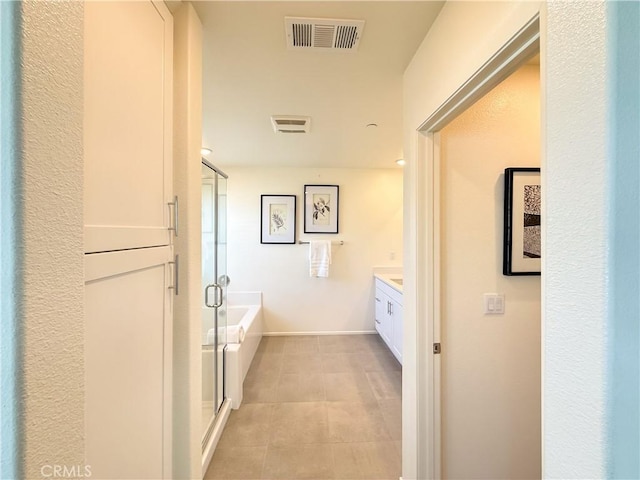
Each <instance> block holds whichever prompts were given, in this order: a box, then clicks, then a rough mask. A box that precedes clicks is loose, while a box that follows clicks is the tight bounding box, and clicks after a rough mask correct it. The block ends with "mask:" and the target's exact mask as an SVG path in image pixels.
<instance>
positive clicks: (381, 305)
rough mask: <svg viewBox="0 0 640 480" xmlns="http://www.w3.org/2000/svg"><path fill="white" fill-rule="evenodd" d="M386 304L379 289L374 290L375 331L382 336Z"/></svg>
mask: <svg viewBox="0 0 640 480" xmlns="http://www.w3.org/2000/svg"><path fill="white" fill-rule="evenodd" d="M386 305H387V302H386V300H385V295H384V293H382V290H381V289H380V288H376V305H375V315H376V318H375V321H376V331H377V332H378V333H379V334H380V335H382V322H384V321H385V317H386V315H387V312H386V310H385V307H386Z"/></svg>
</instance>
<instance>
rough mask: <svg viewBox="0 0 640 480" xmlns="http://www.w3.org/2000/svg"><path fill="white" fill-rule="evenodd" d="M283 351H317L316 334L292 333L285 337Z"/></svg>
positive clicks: (318, 350)
mask: <svg viewBox="0 0 640 480" xmlns="http://www.w3.org/2000/svg"><path fill="white" fill-rule="evenodd" d="M285 338H286V340H285V343H284V349H283V352H284V353H319V352H320V349H319V347H318V336H317V335H293V336H291V337H285Z"/></svg>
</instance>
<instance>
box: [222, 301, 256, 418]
mask: <svg viewBox="0 0 640 480" xmlns="http://www.w3.org/2000/svg"><path fill="white" fill-rule="evenodd" d="M227 324H228V325H242V327H243V328H244V332H245V337H244V340H243V341H242V343H229V344H228V345H227V349H226V354H225V364H226V379H225V380H226V389H227V390H226V396H227V398H229V399H230V400H231V408H233V409H238V408H240V404H241V403H242V384H243V382H244V378H245V377H246V376H247V372H248V371H249V367H250V366H251V362H252V361H253V356H254V355H255V353H256V350H257V349H258V344H259V343H260V340H261V339H262V331H263V326H262V306H261V305H237V306H230V307H229V308H228V309H227Z"/></svg>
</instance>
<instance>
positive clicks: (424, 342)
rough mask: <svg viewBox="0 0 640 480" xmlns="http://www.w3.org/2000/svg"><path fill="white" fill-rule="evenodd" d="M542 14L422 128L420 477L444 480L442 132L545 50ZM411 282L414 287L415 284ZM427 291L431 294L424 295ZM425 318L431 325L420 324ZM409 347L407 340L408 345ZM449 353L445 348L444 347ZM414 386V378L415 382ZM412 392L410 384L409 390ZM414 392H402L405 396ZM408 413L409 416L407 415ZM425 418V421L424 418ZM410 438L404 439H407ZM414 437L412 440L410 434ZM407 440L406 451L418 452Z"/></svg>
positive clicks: (407, 423) (418, 369) (419, 211)
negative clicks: (438, 347)
mask: <svg viewBox="0 0 640 480" xmlns="http://www.w3.org/2000/svg"><path fill="white" fill-rule="evenodd" d="M539 17H540V15H539V14H536V15H535V16H534V17H533V18H532V19H531V20H530V21H529V22H527V23H526V24H525V25H524V26H523V28H522V29H520V31H519V32H518V33H516V34H515V35H514V36H513V37H512V38H511V39H509V41H508V42H507V43H506V44H505V45H504V46H503V47H502V48H501V49H500V50H499V51H498V52H497V53H496V54H495V55H493V56H492V57H491V58H490V59H489V60H488V61H487V62H486V63H485V64H484V65H483V66H482V67H481V68H480V69H478V70H477V71H476V72H475V73H474V74H473V75H472V76H471V77H470V78H469V79H468V80H467V81H466V82H464V84H462V85H461V86H460V88H458V90H456V92H455V93H454V94H453V95H451V96H450V97H449V98H448V99H447V100H446V101H445V102H444V103H443V104H442V105H441V106H440V107H438V108H437V109H436V110H435V111H434V112H433V114H432V115H430V116H429V117H428V118H427V119H425V121H424V122H423V123H422V124H421V125H420V127H419V128H418V129H417V158H416V167H415V168H416V177H417V178H416V205H415V207H416V212H415V214H416V218H415V221H416V236H417V238H416V265H422V266H424V267H423V268H418V269H417V271H416V277H415V298H416V311H415V314H416V317H415V321H416V338H415V341H416V342H417V346H416V378H415V382H416V387H415V388H416V403H417V414H416V418H411V413H412V412H413V410H409V407H412V406H413V405H411V399H408V398H407V399H404V398H403V416H404V418H403V432H404V431H405V430H406V431H409V428H410V424H411V422H414V421H415V424H416V425H417V431H416V439H415V440H416V441H415V448H416V451H413V450H412V451H411V452H408V453H407V455H406V456H407V458H409V459H413V458H415V459H416V461H417V478H419V479H438V478H441V475H442V471H441V455H442V448H441V443H442V442H441V410H442V408H441V407H442V406H441V402H440V381H441V365H440V358H439V357H437V356H435V355H433V353H432V347H431V346H432V344H433V343H434V342H438V341H440V333H441V306H440V300H441V285H440V279H441V271H440V268H441V267H440V235H441V233H440V213H441V212H440V136H439V133H438V132H439V131H440V130H441V129H442V128H444V127H445V125H447V124H448V123H449V122H451V121H452V120H453V119H454V118H455V117H456V116H458V115H459V114H461V113H462V112H463V111H464V110H466V109H467V108H468V107H470V106H471V105H472V104H473V103H475V102H476V101H477V100H479V99H480V98H482V97H483V96H484V95H485V94H486V93H488V92H489V91H490V90H491V89H492V88H493V87H495V86H496V85H497V84H498V83H500V82H501V81H502V80H504V79H505V78H506V77H508V76H509V75H510V74H511V73H513V72H514V71H515V70H517V68H518V67H520V66H521V65H522V64H523V63H524V62H525V61H526V60H528V59H529V58H530V57H531V56H532V55H533V54H534V53H535V52H536V51H537V50H538V49H539V45H540V41H539V40H540V18H539ZM407 280H408V282H407V281H405V284H406V283H409V284H411V279H407ZM423 292H426V294H423ZM421 319H425V320H426V322H421V321H420V320H421ZM405 343H406V341H405ZM443 348H446V345H445V346H443ZM411 380H412V381H413V379H411ZM409 387H410V385H409ZM406 391H410V388H403V397H404V396H405V395H404V394H405V392H406ZM404 412H406V413H404ZM423 416H425V417H426V418H423ZM404 436H405V434H403V437H404ZM406 436H407V437H409V435H406ZM408 440H411V438H406V439H404V442H403V445H405V447H404V448H413V446H411V443H409V442H408Z"/></svg>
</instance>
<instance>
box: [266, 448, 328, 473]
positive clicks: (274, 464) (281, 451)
mask: <svg viewBox="0 0 640 480" xmlns="http://www.w3.org/2000/svg"><path fill="white" fill-rule="evenodd" d="M262 478H263V479H269V480H276V479H277V480H302V479H308V480H331V479H333V478H335V474H334V468H333V452H332V449H331V445H330V444H326V443H325V444H310V445H290V446H286V447H275V446H272V445H270V446H269V447H268V449H267V455H266V459H265V463H264V470H263V474H262Z"/></svg>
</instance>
